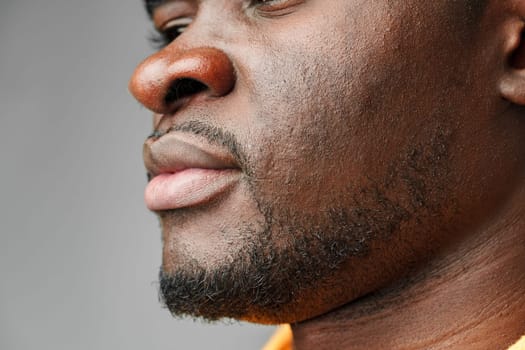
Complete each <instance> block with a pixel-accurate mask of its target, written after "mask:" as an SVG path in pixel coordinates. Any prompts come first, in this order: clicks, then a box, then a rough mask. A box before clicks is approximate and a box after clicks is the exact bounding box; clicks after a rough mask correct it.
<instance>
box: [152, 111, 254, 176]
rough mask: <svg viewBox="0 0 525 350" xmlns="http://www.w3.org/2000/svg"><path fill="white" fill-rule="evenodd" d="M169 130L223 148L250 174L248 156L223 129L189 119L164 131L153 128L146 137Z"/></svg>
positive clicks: (158, 135)
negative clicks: (201, 139)
mask: <svg viewBox="0 0 525 350" xmlns="http://www.w3.org/2000/svg"><path fill="white" fill-rule="evenodd" d="M171 132H183V133H189V134H193V135H196V136H199V137H202V138H204V139H205V140H206V141H207V142H208V143H210V144H211V145H216V146H219V147H222V148H225V149H226V150H227V151H228V152H229V153H230V154H231V155H232V156H233V158H234V159H235V161H236V162H237V164H239V166H240V168H241V170H242V171H243V172H245V173H246V174H247V175H250V174H251V171H250V169H251V167H250V166H249V162H248V156H247V154H246V152H245V151H244V148H243V147H242V144H241V143H240V142H239V141H238V139H237V137H236V136H235V135H234V134H233V133H231V132H229V131H226V130H224V129H221V128H219V127H217V126H214V125H210V124H207V123H205V122H202V121H197V120H190V121H187V122H184V123H181V124H176V125H173V126H171V127H170V128H169V129H167V130H166V131H161V130H153V132H152V133H151V134H150V135H148V137H147V139H159V138H161V137H162V136H164V135H166V134H169V133H171Z"/></svg>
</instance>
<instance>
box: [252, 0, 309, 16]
mask: <svg viewBox="0 0 525 350" xmlns="http://www.w3.org/2000/svg"><path fill="white" fill-rule="evenodd" d="M304 1H305V0H255V1H254V6H255V7H256V8H257V10H258V11H259V12H260V13H261V14H263V15H264V14H272V15H286V14H289V13H290V12H291V10H292V9H293V8H294V7H295V6H297V5H299V4H302V3H303V2H304Z"/></svg>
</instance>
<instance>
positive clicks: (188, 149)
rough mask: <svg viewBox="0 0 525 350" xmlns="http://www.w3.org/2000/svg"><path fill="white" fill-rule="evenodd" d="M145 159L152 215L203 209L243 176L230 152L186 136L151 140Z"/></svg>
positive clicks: (176, 133) (176, 134) (175, 133)
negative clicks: (160, 212)
mask: <svg viewBox="0 0 525 350" xmlns="http://www.w3.org/2000/svg"><path fill="white" fill-rule="evenodd" d="M143 155H144V164H145V166H146V169H147V171H148V178H149V179H150V181H149V183H148V185H147V186H146V190H145V194H144V199H145V202H146V206H147V207H148V209H150V210H152V211H163V210H173V209H180V208H185V207H193V206H199V205H203V204H205V203H208V202H210V201H212V200H214V199H216V198H218V197H220V196H221V195H223V194H224V193H226V192H227V191H228V190H230V189H231V188H232V187H233V186H235V185H236V184H237V183H238V181H239V178H240V176H241V170H240V167H239V165H238V164H237V163H236V160H235V158H234V157H233V156H232V155H231V154H230V153H229V152H227V151H226V150H224V149H223V148H222V147H216V146H214V145H212V144H210V143H208V142H207V141H206V140H205V139H204V138H202V137H200V136H196V135H193V134H189V133H185V132H179V131H173V132H169V133H167V134H165V135H163V136H162V137H160V138H155V137H153V138H151V137H150V138H148V139H147V140H146V142H145V143H144V149H143Z"/></svg>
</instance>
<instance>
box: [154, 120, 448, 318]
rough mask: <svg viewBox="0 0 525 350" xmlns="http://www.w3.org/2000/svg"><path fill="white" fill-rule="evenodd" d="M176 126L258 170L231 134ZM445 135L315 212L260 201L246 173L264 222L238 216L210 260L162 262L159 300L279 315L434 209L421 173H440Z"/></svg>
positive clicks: (205, 314)
mask: <svg viewBox="0 0 525 350" xmlns="http://www.w3.org/2000/svg"><path fill="white" fill-rule="evenodd" d="M177 129H178V130H184V131H190V132H195V133H198V134H199V135H201V136H204V137H206V138H207V139H208V140H209V141H210V142H214V143H220V144H221V145H222V146H226V147H228V148H230V149H231V150H232V153H233V154H235V155H236V157H237V158H238V160H239V161H240V162H241V164H242V165H243V172H244V173H246V174H254V173H256V172H255V171H254V170H253V169H254V168H252V167H250V166H249V165H250V164H249V162H248V161H247V159H248V157H246V156H245V155H244V154H243V153H242V151H241V150H242V149H241V147H239V145H238V143H237V142H236V141H235V140H234V138H232V136H231V135H223V134H221V132H219V131H218V130H217V129H213V128H208V127H207V126H206V125H204V124H202V123H191V124H186V125H183V126H181V127H178V128H177ZM447 142H448V140H447V137H446V135H445V134H444V133H437V136H436V137H434V138H432V139H431V140H430V141H429V143H428V144H425V145H417V146H416V147H415V148H414V149H411V150H408V152H406V153H405V154H403V155H402V156H400V158H399V159H397V160H396V162H393V165H392V167H391V171H390V173H389V174H388V175H387V176H386V178H385V179H383V181H381V182H379V183H371V184H369V185H368V186H366V187H364V188H360V189H356V188H351V187H350V186H348V188H347V189H346V190H345V191H343V193H339V194H338V195H337V197H338V198H344V199H345V206H344V207H343V206H339V207H338V206H334V207H331V208H319V210H318V213H317V214H315V215H306V214H305V213H303V212H298V211H292V210H291V209H290V208H288V207H286V206H284V205H279V203H275V202H273V201H264V200H262V199H261V198H263V196H261V195H259V189H258V188H257V184H256V182H251V181H250V180H249V179H250V176H248V180H247V183H248V188H249V189H250V194H251V198H252V199H253V200H254V201H255V202H256V203H257V208H258V211H259V213H260V214H261V217H262V218H264V220H263V222H260V223H258V224H254V223H253V222H244V223H240V224H239V225H238V229H237V231H238V232H236V233H235V234H234V235H233V236H235V237H238V238H239V241H238V242H236V244H235V246H236V248H235V253H234V254H230V255H229V258H228V259H225V261H223V262H220V263H215V264H213V265H211V266H210V265H208V264H205V263H204V262H202V261H199V260H197V259H192V258H189V259H185V260H184V261H182V262H179V263H178V264H175V266H174V267H173V268H172V269H170V271H169V272H166V271H165V270H164V269H163V268H162V267H161V269H160V273H159V282H160V290H159V294H160V301H161V303H162V304H163V305H164V306H165V307H166V308H168V309H169V310H170V312H171V313H172V314H173V315H174V316H176V317H180V316H191V317H197V318H203V319H205V320H208V321H216V320H219V319H222V318H231V319H240V320H242V319H247V315H254V314H260V313H261V310H263V311H262V313H263V314H264V320H280V319H282V310H283V309H285V308H286V307H287V306H289V305H291V304H293V302H294V301H295V300H296V299H297V296H300V295H303V294H304V291H308V290H310V289H312V288H318V285H319V283H320V281H321V280H324V279H326V278H327V277H330V276H334V275H336V273H337V271H338V270H339V269H341V267H342V265H343V264H344V263H346V262H347V261H348V260H349V259H350V258H351V257H365V256H367V255H368V254H369V253H370V244H371V243H372V242H374V241H377V240H388V239H389V238H390V237H392V236H393V235H396V234H398V233H399V232H400V226H402V225H403V224H404V223H406V222H408V221H410V220H411V219H413V218H414V217H417V219H418V220H419V219H420V218H421V217H423V216H433V217H434V218H436V217H437V216H438V213H439V212H440V201H439V200H436V196H435V193H433V197H434V199H430V198H428V197H429V196H427V192H428V191H429V190H428V189H429V188H434V191H435V188H436V186H434V184H432V183H427V182H428V181H427V179H436V178H440V177H442V176H444V175H445V172H446V166H444V164H446V159H447ZM414 155H416V157H417V158H414ZM417 155H419V156H417ZM429 181H432V180H429ZM290 186H293V184H291V185H290ZM398 187H401V188H402V191H403V194H404V195H408V196H405V198H407V197H408V198H409V201H408V203H407V202H404V203H403V204H402V203H400V202H398V201H396V200H394V199H392V198H389V197H388V196H387V195H386V193H392V189H397V188H398ZM334 203H338V201H337V200H334ZM183 210H184V209H183ZM180 214H181V213H180V211H179V210H174V211H170V212H166V213H162V214H161V215H160V216H161V219H162V218H163V217H164V218H166V217H168V216H170V217H176V216H177V215H180ZM348 288H351V286H349V287H348ZM250 317H251V316H250ZM250 320H252V318H250ZM262 322H263V323H266V321H262Z"/></svg>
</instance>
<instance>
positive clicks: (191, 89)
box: [129, 47, 235, 114]
mask: <svg viewBox="0 0 525 350" xmlns="http://www.w3.org/2000/svg"><path fill="white" fill-rule="evenodd" d="M234 85H235V72H234V68H233V64H232V62H231V60H230V59H229V57H228V56H227V55H226V53H224V52H223V51H221V50H219V49H216V48H211V47H200V48H192V49H187V50H179V51H176V52H173V51H168V50H167V48H166V49H165V50H162V51H160V52H158V53H156V54H155V55H152V56H150V57H149V58H147V59H146V60H145V61H144V62H142V63H141V64H140V65H139V66H138V67H137V69H136V70H135V72H134V73H133V76H132V77H131V80H130V82H129V90H130V92H131V93H132V94H133V96H134V97H135V98H136V99H137V100H138V101H139V102H140V103H141V104H142V105H144V106H145V107H146V108H148V109H150V110H151V111H153V112H155V113H160V114H162V113H169V112H170V111H172V110H173V108H177V107H180V104H181V103H184V101H188V99H187V98H189V97H193V96H196V95H199V94H205V95H208V96H210V97H221V96H224V95H227V94H228V93H229V92H230V91H231V90H232V89H233V87H234ZM175 106H176V107H175Z"/></svg>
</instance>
